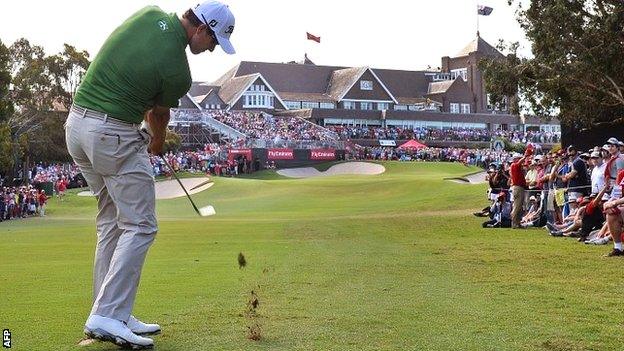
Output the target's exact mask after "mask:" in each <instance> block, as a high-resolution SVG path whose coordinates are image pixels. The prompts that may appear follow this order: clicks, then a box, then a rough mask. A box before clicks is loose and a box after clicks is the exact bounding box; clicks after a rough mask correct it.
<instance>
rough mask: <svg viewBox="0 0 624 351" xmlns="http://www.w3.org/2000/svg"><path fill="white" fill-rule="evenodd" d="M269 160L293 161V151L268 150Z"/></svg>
mask: <svg viewBox="0 0 624 351" xmlns="http://www.w3.org/2000/svg"><path fill="white" fill-rule="evenodd" d="M267 158H268V159H269V160H294V159H295V153H294V152H293V149H268V157H267Z"/></svg>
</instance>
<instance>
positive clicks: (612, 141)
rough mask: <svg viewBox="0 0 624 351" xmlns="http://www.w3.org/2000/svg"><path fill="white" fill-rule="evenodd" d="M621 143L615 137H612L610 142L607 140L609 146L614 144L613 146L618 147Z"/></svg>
mask: <svg viewBox="0 0 624 351" xmlns="http://www.w3.org/2000/svg"><path fill="white" fill-rule="evenodd" d="M619 143H620V141H619V140H617V139H616V138H614V137H610V138H609V140H607V145H609V144H612V145H618V144H619Z"/></svg>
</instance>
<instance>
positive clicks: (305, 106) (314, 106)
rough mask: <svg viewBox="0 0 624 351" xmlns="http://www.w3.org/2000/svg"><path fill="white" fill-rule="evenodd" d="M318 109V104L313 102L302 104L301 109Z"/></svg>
mask: <svg viewBox="0 0 624 351" xmlns="http://www.w3.org/2000/svg"><path fill="white" fill-rule="evenodd" d="M318 107H319V104H318V102H312V101H303V102H301V108H318Z"/></svg>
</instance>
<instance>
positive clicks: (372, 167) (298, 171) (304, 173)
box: [277, 162, 386, 178]
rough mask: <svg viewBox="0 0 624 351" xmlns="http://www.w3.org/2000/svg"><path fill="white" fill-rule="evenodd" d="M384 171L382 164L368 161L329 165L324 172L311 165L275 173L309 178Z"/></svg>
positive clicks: (369, 173)
mask: <svg viewBox="0 0 624 351" xmlns="http://www.w3.org/2000/svg"><path fill="white" fill-rule="evenodd" d="M385 171H386V168H385V167H384V166H382V165H378V164H376V163H370V162H345V163H339V164H337V165H333V166H331V167H330V168H329V169H328V170H326V171H325V172H321V171H319V170H317V169H316V168H313V167H303V168H287V169H280V170H279V171H277V174H279V175H283V176H285V177H289V178H311V177H327V176H334V175H343V174H363V175H375V174H381V173H383V172H385Z"/></svg>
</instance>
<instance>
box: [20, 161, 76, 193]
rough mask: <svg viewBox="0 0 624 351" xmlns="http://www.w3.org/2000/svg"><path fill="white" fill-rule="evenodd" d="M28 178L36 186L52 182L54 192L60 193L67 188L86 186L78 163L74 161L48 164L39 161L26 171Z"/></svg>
mask: <svg viewBox="0 0 624 351" xmlns="http://www.w3.org/2000/svg"><path fill="white" fill-rule="evenodd" d="M28 179H29V183H32V184H34V185H35V186H37V187H39V186H40V185H41V184H44V183H48V182H50V183H52V184H53V187H54V192H55V193H56V194H60V193H62V192H64V191H65V190H66V189H68V188H81V187H83V186H86V182H85V180H84V178H83V177H82V175H81V174H80V169H79V168H78V165H76V164H74V163H54V164H49V165H47V164H43V163H39V164H37V165H35V166H34V167H33V168H32V169H30V170H29V171H28ZM59 188H60V189H59Z"/></svg>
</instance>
